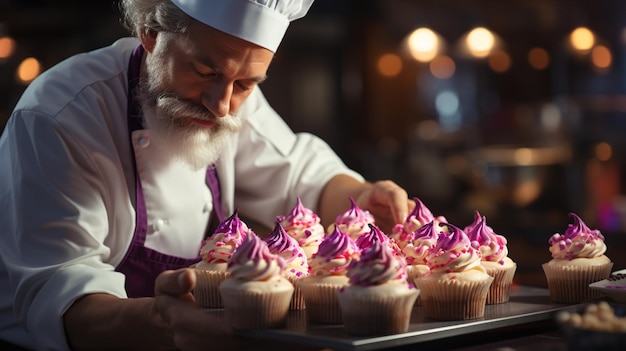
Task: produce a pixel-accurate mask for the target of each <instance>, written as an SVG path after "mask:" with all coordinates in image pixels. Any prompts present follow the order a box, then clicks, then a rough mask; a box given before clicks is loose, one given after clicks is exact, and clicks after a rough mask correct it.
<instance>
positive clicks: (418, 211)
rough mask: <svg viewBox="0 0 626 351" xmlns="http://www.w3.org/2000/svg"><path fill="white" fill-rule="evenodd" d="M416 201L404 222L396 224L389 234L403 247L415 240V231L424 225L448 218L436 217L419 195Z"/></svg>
mask: <svg viewBox="0 0 626 351" xmlns="http://www.w3.org/2000/svg"><path fill="white" fill-rule="evenodd" d="M413 201H415V207H414V208H413V211H411V213H409V215H408V216H407V217H406V219H405V220H404V222H403V223H398V224H396V225H395V226H394V227H393V228H392V230H391V234H389V236H390V237H391V238H393V239H394V240H395V241H396V242H397V243H398V246H400V249H403V248H404V247H405V246H406V245H407V244H408V243H410V242H412V241H413V238H414V236H415V232H417V231H418V230H419V229H420V228H421V227H422V226H423V225H425V224H428V223H430V222H432V221H434V220H437V221H439V222H447V220H446V218H445V217H443V216H439V217H437V218H435V216H433V214H432V212H431V211H430V210H429V209H428V207H426V206H424V203H423V202H422V201H421V200H420V199H419V198H417V197H414V198H413Z"/></svg>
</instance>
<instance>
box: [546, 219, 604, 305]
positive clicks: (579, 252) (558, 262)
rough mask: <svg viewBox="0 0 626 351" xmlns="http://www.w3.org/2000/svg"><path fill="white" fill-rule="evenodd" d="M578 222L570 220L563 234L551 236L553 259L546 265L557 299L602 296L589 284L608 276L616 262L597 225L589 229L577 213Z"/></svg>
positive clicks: (571, 300) (567, 300) (568, 300)
mask: <svg viewBox="0 0 626 351" xmlns="http://www.w3.org/2000/svg"><path fill="white" fill-rule="evenodd" d="M570 216H571V217H572V218H573V219H574V224H569V225H568V226H567V230H565V233H563V234H562V235H561V234H559V233H556V234H554V235H552V237H551V238H550V239H549V241H548V242H549V244H550V253H551V254H552V259H551V260H550V261H548V262H546V263H544V264H543V265H542V267H543V271H544V273H545V275H546V280H547V282H548V289H549V290H550V299H551V300H552V301H554V302H564V303H578V302H582V301H585V300H589V299H594V298H598V297H601V296H602V294H601V293H600V292H599V291H595V290H592V289H591V288H590V287H589V284H591V283H594V282H597V281H600V280H603V279H607V278H608V277H609V276H610V275H611V269H612V268H613V262H612V261H611V260H610V259H609V258H608V257H607V256H606V255H604V253H605V252H606V244H605V243H604V236H603V235H602V234H601V233H600V231H599V230H597V229H593V230H592V229H589V227H587V225H586V224H585V223H584V222H583V221H582V219H580V217H578V216H577V215H576V214H574V213H570Z"/></svg>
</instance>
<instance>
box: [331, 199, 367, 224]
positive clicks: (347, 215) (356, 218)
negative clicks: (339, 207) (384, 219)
mask: <svg viewBox="0 0 626 351" xmlns="http://www.w3.org/2000/svg"><path fill="white" fill-rule="evenodd" d="M355 222H358V223H363V224H364V225H366V224H368V223H374V217H373V216H372V214H371V213H370V212H369V211H363V210H362V209H361V208H360V207H359V206H358V205H357V204H356V201H354V199H353V198H352V197H350V209H349V210H348V211H346V212H344V213H342V214H340V215H339V216H337V218H335V224H346V225H350V224H352V223H355Z"/></svg>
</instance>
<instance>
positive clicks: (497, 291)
mask: <svg viewBox="0 0 626 351" xmlns="http://www.w3.org/2000/svg"><path fill="white" fill-rule="evenodd" d="M485 268H486V270H487V274H489V275H490V276H492V277H493V282H491V285H490V286H489V292H488V293H487V305H495V304H499V303H504V302H508V301H509V298H510V292H511V284H513V277H515V270H516V269H517V265H514V266H512V267H508V268H490V267H485Z"/></svg>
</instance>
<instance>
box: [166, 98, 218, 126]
mask: <svg viewBox="0 0 626 351" xmlns="http://www.w3.org/2000/svg"><path fill="white" fill-rule="evenodd" d="M156 106H157V107H158V109H159V110H160V111H161V112H162V113H163V114H164V115H165V116H170V117H173V118H194V119H199V120H205V121H210V122H213V123H217V120H218V118H217V117H215V115H214V114H213V113H211V112H210V111H208V110H207V109H206V108H205V107H203V106H198V105H196V104H194V103H192V102H189V101H185V100H181V99H179V98H178V97H176V96H175V95H174V94H170V93H164V94H160V95H159V96H157V98H156Z"/></svg>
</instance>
